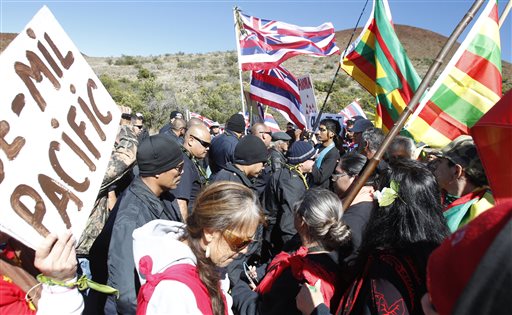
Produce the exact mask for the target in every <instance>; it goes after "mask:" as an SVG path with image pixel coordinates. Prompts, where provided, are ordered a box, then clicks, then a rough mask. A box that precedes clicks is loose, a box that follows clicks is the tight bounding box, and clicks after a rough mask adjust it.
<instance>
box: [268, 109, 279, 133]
mask: <svg viewBox="0 0 512 315" xmlns="http://www.w3.org/2000/svg"><path fill="white" fill-rule="evenodd" d="M265 125H267V127H269V128H270V131H272V132H278V131H281V128H279V124H278V123H277V121H276V120H275V119H274V116H272V114H270V113H265Z"/></svg>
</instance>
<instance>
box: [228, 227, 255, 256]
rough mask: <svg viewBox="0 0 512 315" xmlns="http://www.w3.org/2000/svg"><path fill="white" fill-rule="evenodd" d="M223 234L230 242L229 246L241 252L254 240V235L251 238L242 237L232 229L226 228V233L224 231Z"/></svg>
mask: <svg viewBox="0 0 512 315" xmlns="http://www.w3.org/2000/svg"><path fill="white" fill-rule="evenodd" d="M222 236H223V237H224V239H225V240H226V242H227V243H228V245H229V247H230V248H231V250H232V251H234V252H239V251H241V250H243V249H244V248H246V247H247V246H249V244H251V243H252V242H253V241H254V236H252V237H249V238H242V237H240V236H238V235H236V234H235V233H233V232H231V231H230V230H225V231H224V233H222Z"/></svg>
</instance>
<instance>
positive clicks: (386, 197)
mask: <svg viewBox="0 0 512 315" xmlns="http://www.w3.org/2000/svg"><path fill="white" fill-rule="evenodd" d="M397 196H398V194H397V193H396V191H394V190H393V189H391V188H388V187H386V188H384V190H383V191H382V198H381V199H380V200H379V206H380V207H386V206H389V205H390V204H392V203H393V201H395V199H396V197H397Z"/></svg>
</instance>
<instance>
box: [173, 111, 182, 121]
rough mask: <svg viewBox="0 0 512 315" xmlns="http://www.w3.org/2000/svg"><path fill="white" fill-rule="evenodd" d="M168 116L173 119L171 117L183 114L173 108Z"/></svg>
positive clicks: (178, 116)
mask: <svg viewBox="0 0 512 315" xmlns="http://www.w3.org/2000/svg"><path fill="white" fill-rule="evenodd" d="M170 118H171V119H173V118H183V114H182V113H180V112H179V111H177V110H173V111H172V112H171V115H170Z"/></svg>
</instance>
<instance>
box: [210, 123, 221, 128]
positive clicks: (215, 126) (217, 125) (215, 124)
mask: <svg viewBox="0 0 512 315" xmlns="http://www.w3.org/2000/svg"><path fill="white" fill-rule="evenodd" d="M219 127H220V125H219V123H218V122H216V121H214V122H213V123H212V124H211V125H210V128H219Z"/></svg>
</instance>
